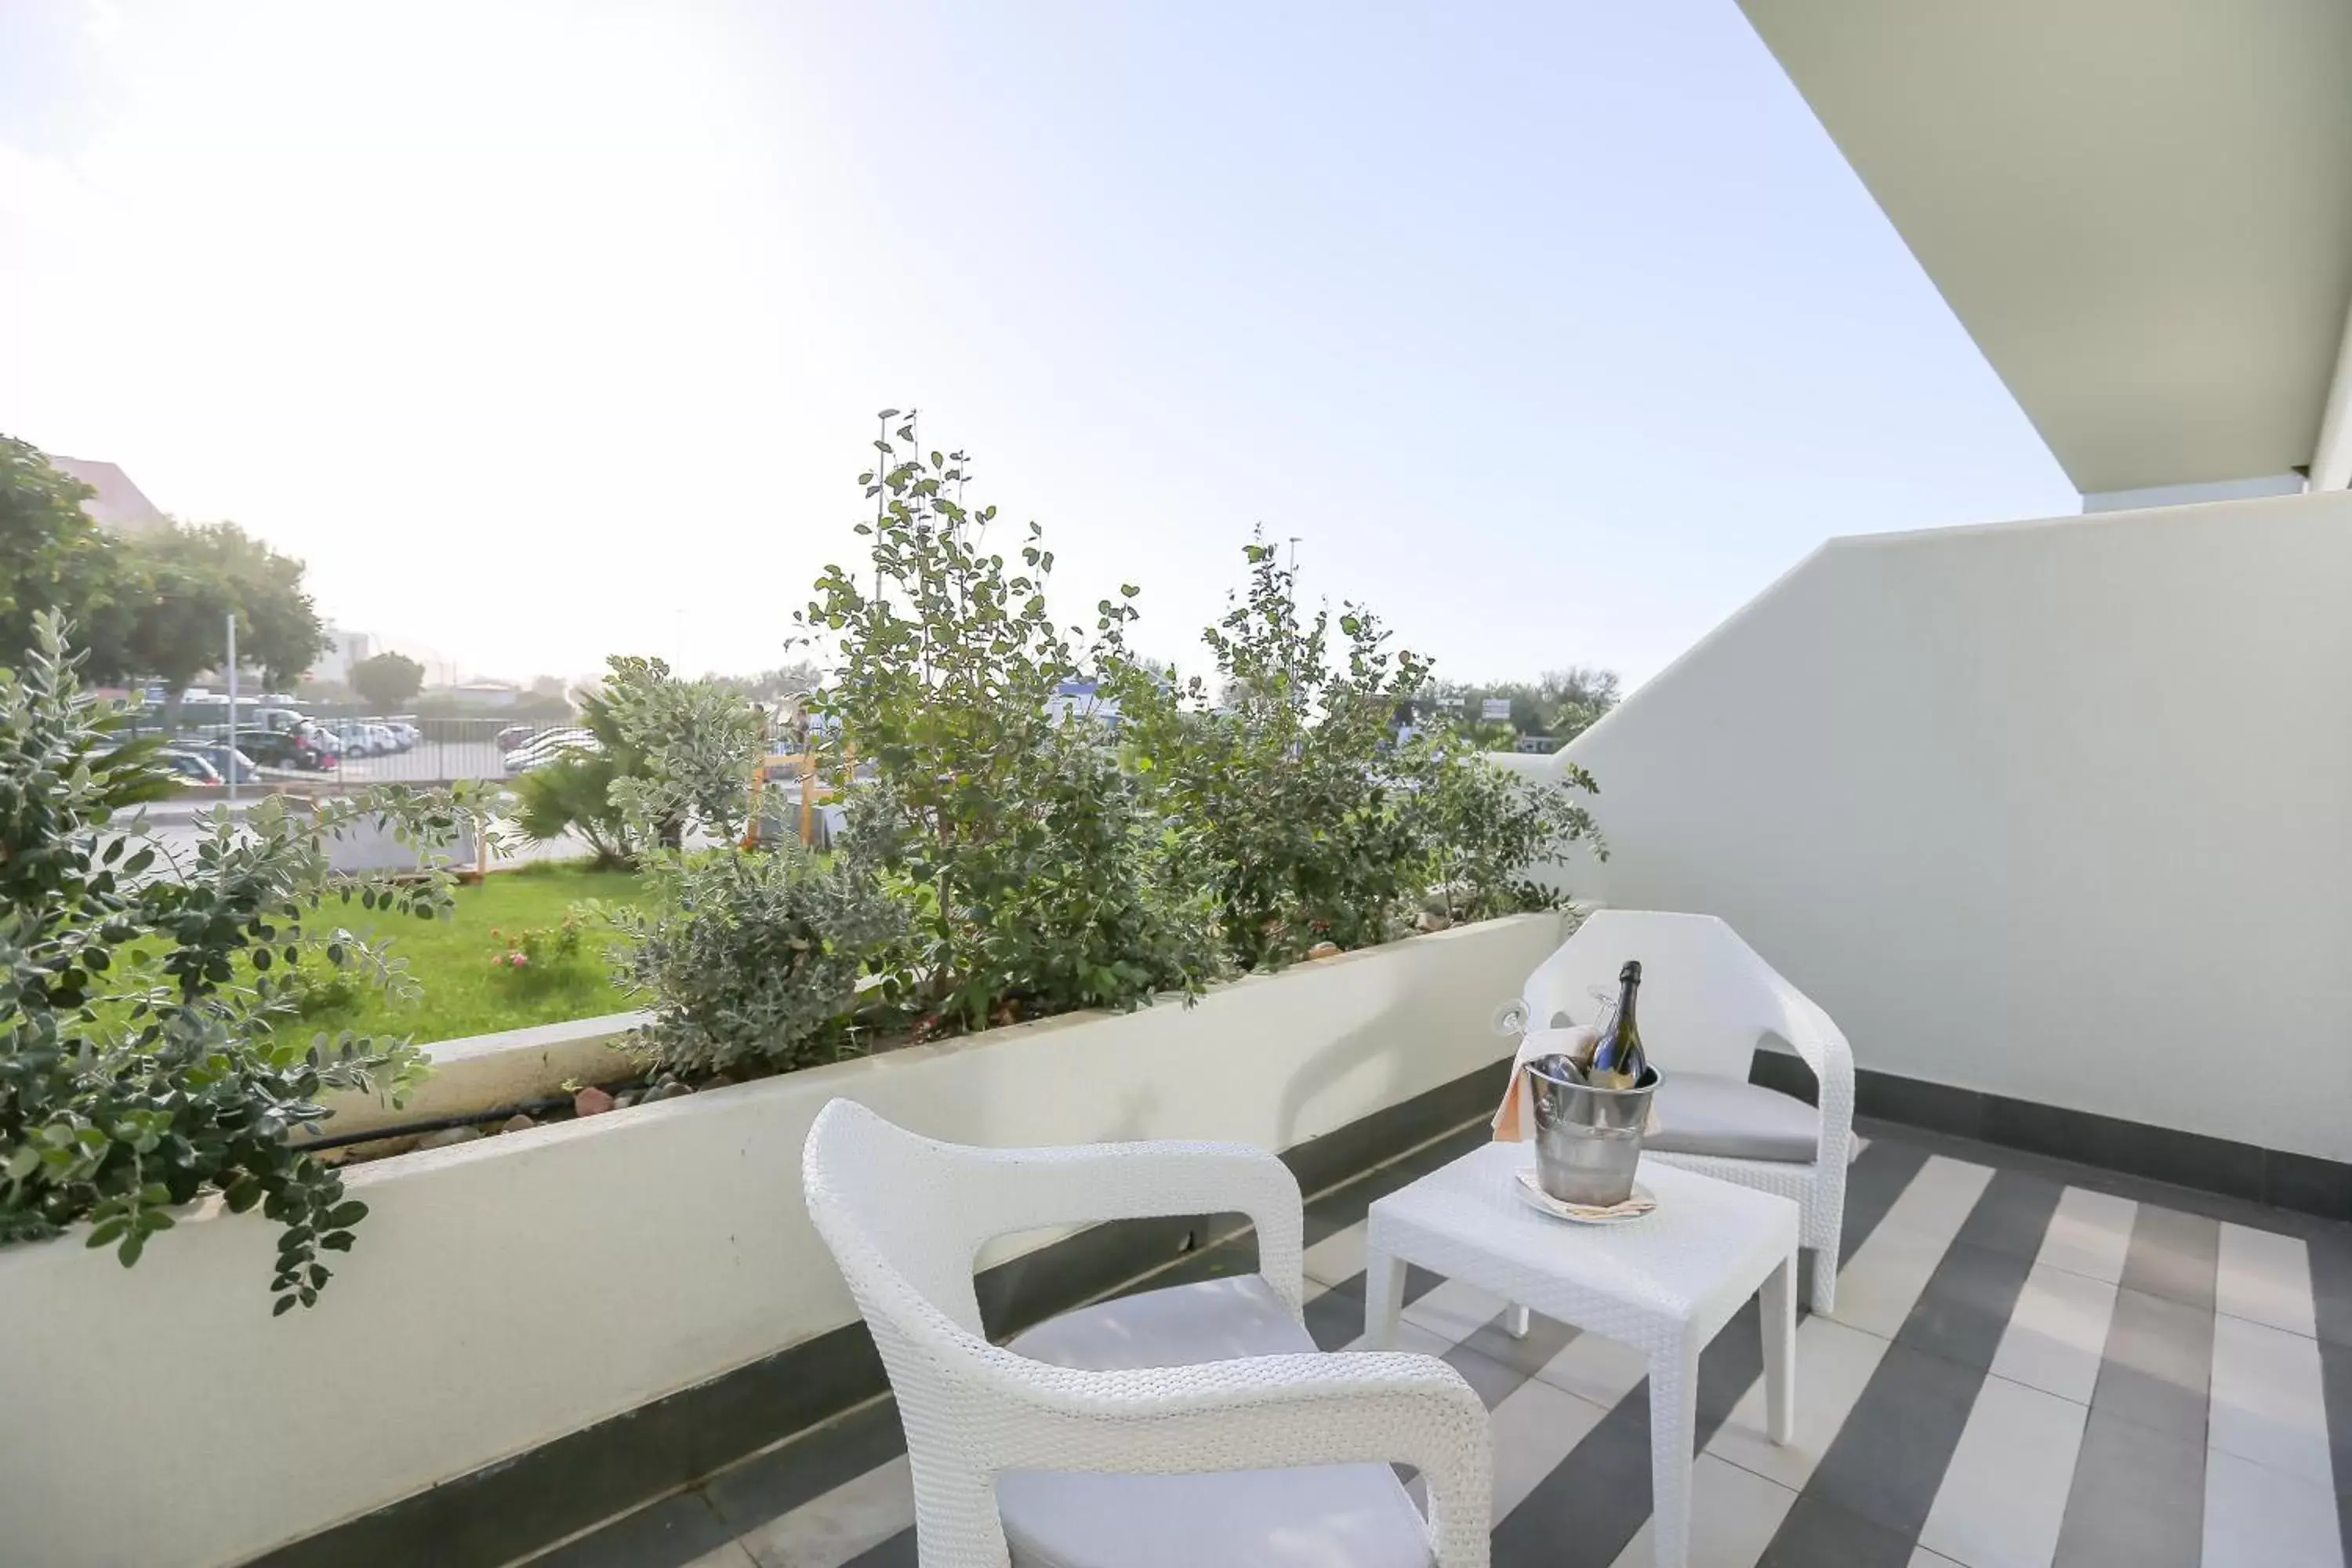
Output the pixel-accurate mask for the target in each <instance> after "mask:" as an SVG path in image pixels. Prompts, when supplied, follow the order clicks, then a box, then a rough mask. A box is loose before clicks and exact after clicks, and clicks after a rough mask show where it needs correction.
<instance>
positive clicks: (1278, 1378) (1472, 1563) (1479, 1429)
mask: <svg viewBox="0 0 2352 1568" xmlns="http://www.w3.org/2000/svg"><path fill="white" fill-rule="evenodd" d="M990 1360H991V1362H992V1368H991V1370H992V1373H994V1374H995V1376H996V1377H998V1378H1001V1379H1002V1380H1003V1382H1002V1384H1001V1386H1000V1388H999V1390H998V1391H997V1392H998V1393H999V1394H1000V1395H1001V1396H1002V1397H1003V1401H1004V1402H1005V1403H1004V1404H1003V1405H1000V1406H999V1408H1001V1409H1010V1408H1012V1407H1013V1406H1020V1407H1023V1408H1019V1409H1018V1410H1017V1413H1015V1414H1011V1415H1008V1416H1007V1417H1006V1418H1004V1419H1003V1420H1001V1421H1000V1422H999V1423H997V1424H996V1425H995V1426H994V1429H993V1431H992V1433H991V1435H990V1436H991V1439H992V1441H991V1442H990V1444H989V1447H990V1449H991V1451H990V1452H989V1453H988V1455H987V1456H986V1460H985V1462H986V1463H987V1465H988V1466H989V1468H991V1469H993V1470H998V1471H1002V1470H1025V1469H1039V1470H1095V1471H1110V1472H1114V1473H1118V1474H1122V1475H1174V1474H1189V1473H1196V1472H1201V1471H1211V1470H1254V1469H1280V1468H1289V1467H1293V1466H1300V1465H1347V1464H1383V1463H1400V1464H1406V1465H1411V1466H1412V1468H1415V1469H1417V1470H1419V1471H1420V1472H1421V1474H1422V1476H1423V1479H1424V1480H1425V1481H1426V1483H1427V1486H1428V1491H1429V1518H1428V1520H1427V1521H1426V1525H1425V1528H1426V1530H1427V1531H1428V1536H1429V1545H1430V1551H1431V1553H1432V1555H1433V1557H1434V1558H1435V1560H1436V1563H1437V1568H1486V1562H1487V1536H1488V1532H1489V1531H1490V1529H1491V1528H1492V1525H1491V1521H1489V1519H1488V1514H1489V1513H1490V1511H1491V1510H1492V1508H1493V1504H1494V1452H1493V1439H1492V1436H1491V1435H1490V1432H1489V1428H1488V1426H1487V1420H1486V1405H1483V1404H1482V1403H1480V1401H1479V1398H1478V1395H1477V1394H1475V1392H1473V1391H1472V1389H1471V1387H1470V1385H1469V1384H1467V1383H1465V1382H1464V1381H1463V1379H1462V1375H1461V1373H1457V1372H1455V1371H1454V1369H1453V1368H1452V1367H1450V1366H1448V1365H1446V1364H1445V1363H1444V1362H1442V1361H1439V1360H1438V1359H1437V1358H1436V1357H1434V1356H1425V1355H1413V1354H1406V1353H1399V1352H1339V1353H1334V1354H1317V1353H1303V1354H1297V1355H1278V1356H1256V1357H1252V1358H1250V1359H1248V1360H1244V1361H1224V1362H1210V1363H1203V1364H1201V1365H1197V1366H1178V1367H1154V1368H1149V1369H1144V1370H1139V1371H1132V1372H1079V1371H1074V1370H1071V1369H1068V1368H1065V1367H1052V1366H1045V1365H1044V1364H1042V1363H1036V1362H1031V1361H1025V1360H1023V1359H1022V1358H1020V1357H1017V1356H1013V1355H1011V1354H1010V1353H1009V1352H994V1353H993V1354H992V1356H991V1358H990ZM992 1403H994V1402H992Z"/></svg>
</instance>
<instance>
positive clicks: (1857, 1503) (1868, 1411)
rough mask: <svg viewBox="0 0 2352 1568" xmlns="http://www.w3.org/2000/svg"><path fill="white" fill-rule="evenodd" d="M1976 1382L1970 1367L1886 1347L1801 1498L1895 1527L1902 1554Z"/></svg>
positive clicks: (1939, 1478)
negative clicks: (1821, 1502)
mask: <svg viewBox="0 0 2352 1568" xmlns="http://www.w3.org/2000/svg"><path fill="white" fill-rule="evenodd" d="M1982 1381H1983V1373H1981V1372H1980V1371H1979V1370H1978V1369H1976V1368H1972V1367H1967V1366H1962V1365H1961V1364H1959V1363H1957V1362H1953V1361H1948V1360H1946V1359H1945V1358H1944V1357H1942V1356H1939V1355H1931V1354H1929V1353H1928V1352H1926V1351H1920V1350H1914V1349H1912V1348H1910V1347H1909V1346H1907V1345H1904V1344H1900V1343H1896V1344H1891V1345H1889V1346H1887V1347H1886V1353H1885V1355H1884V1356H1882V1357H1881V1358H1880V1359H1879V1363H1878V1370H1877V1371H1876V1372H1875V1373H1872V1375H1871V1379H1870V1383H1869V1385H1868V1386H1867V1387H1865V1388H1864V1390H1863V1392H1862V1397H1861V1398H1860V1399H1858V1400H1856V1401H1854V1406H1853V1412H1852V1414H1850V1415H1847V1416H1846V1420H1845V1426H1844V1427H1843V1429H1842V1430H1841V1431H1840V1432H1839V1433H1838V1435H1837V1438H1836V1440H1835V1441H1833V1442H1832V1443H1831V1445H1830V1448H1829V1452H1828V1453H1826V1454H1824V1455H1822V1462H1821V1464H1820V1465H1819V1466H1818V1467H1816V1468H1815V1469H1814V1471H1813V1476H1812V1479H1811V1480H1810V1481H1808V1482H1807V1483H1806V1486H1805V1496H1806V1497H1807V1498H1808V1499H1818V1500H1821V1501H1823V1502H1827V1503H1830V1504H1832V1505H1834V1506H1835V1507H1837V1508H1840V1509H1843V1510H1845V1511H1846V1512H1848V1513H1852V1514H1856V1515H1859V1516H1860V1517H1862V1518H1864V1519H1866V1520H1869V1521H1872V1522H1873V1523H1875V1524H1879V1525H1882V1526H1884V1527H1885V1528H1886V1529H1888V1530H1890V1531H1895V1532H1896V1533H1897V1534H1899V1535H1901V1537H1902V1538H1903V1542H1904V1548H1905V1550H1906V1552H1908V1550H1909V1548H1910V1545H1911V1543H1912V1542H1915V1541H1916V1540H1917V1539H1918V1535H1919V1527H1920V1525H1921V1524H1923V1523H1924V1522H1925V1521H1926V1520H1927V1510H1929V1509H1930V1508H1932V1507H1933V1506H1934V1505H1935V1501H1936V1492H1937V1489H1938V1488H1939V1487H1941V1486H1942V1484H1943V1479H1944V1472H1945V1470H1946V1469H1947V1468H1948V1467H1949V1466H1950V1464H1951V1460H1952V1453H1953V1451H1954V1450H1955V1449H1956V1448H1958V1446H1959V1441H1960V1434H1961V1432H1962V1431H1963V1430H1965V1429H1966V1428H1967V1426H1968V1421H1969V1410H1970V1409H1971V1408H1972V1407H1973V1406H1974V1405H1975V1404H1976V1396H1977V1387H1978V1384H1980V1383H1981V1382H1982ZM1798 1397H1799V1398H1802V1397H1803V1393H1802V1391H1800V1392H1799V1394H1798Z"/></svg>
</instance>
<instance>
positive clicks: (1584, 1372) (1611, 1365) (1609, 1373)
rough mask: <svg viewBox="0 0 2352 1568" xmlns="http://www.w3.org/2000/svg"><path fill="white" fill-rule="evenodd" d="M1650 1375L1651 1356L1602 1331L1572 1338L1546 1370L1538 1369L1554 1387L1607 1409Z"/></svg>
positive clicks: (1544, 1379) (1543, 1378)
mask: <svg viewBox="0 0 2352 1568" xmlns="http://www.w3.org/2000/svg"><path fill="white" fill-rule="evenodd" d="M1649 1375H1650V1362H1649V1358H1648V1357H1647V1356H1644V1355H1643V1353H1642V1352H1640V1351H1637V1350H1635V1349H1634V1348H1633V1346H1631V1345H1628V1344H1622V1343H1620V1342H1617V1341H1615V1340H1612V1339H1603V1338H1602V1337H1601V1335H1599V1334H1579V1335H1577V1336H1576V1338H1574V1339H1572V1340H1570V1341H1569V1342H1568V1348H1567V1349H1566V1350H1563V1351H1561V1352H1559V1354H1558V1355H1556V1356H1554V1357H1552V1358H1551V1360H1549V1362H1546V1363H1544V1366H1543V1370H1542V1371H1540V1372H1538V1373H1536V1376H1538V1377H1539V1378H1541V1379H1542V1380H1543V1381H1544V1382H1546V1383H1549V1384H1551V1385H1552V1386H1553V1387H1554V1388H1559V1389H1565V1390H1567V1391H1568V1392H1569V1393H1570V1394H1575V1395H1576V1396H1577V1397H1578V1398H1580V1399H1589V1400H1591V1402H1592V1403H1593V1404H1595V1405H1601V1407H1602V1408H1604V1409H1607V1408H1611V1407H1613V1406H1614V1405H1616V1403H1617V1402H1618V1401H1619V1400H1621V1399H1622V1398H1624V1397H1625V1396H1626V1395H1627V1394H1631V1393H1633V1390H1634V1389H1635V1388H1637V1387H1639V1386H1640V1385H1641V1382H1642V1380H1643V1378H1645V1377H1647V1376H1649Z"/></svg>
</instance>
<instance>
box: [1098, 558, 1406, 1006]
mask: <svg viewBox="0 0 2352 1568" xmlns="http://www.w3.org/2000/svg"><path fill="white" fill-rule="evenodd" d="M1245 558H1246V560H1247V561H1248V563H1249V571H1250V577H1249V588H1248V591H1247V594H1246V595H1244V597H1243V598H1241V599H1240V600H1239V601H1237V602H1236V603H1235V604H1234V607H1233V608H1232V609H1231V610H1230V611H1229V612H1228V613H1227V614H1226V615H1225V616H1224V617H1223V619H1222V620H1220V621H1218V622H1217V623H1216V624H1215V625H1213V626H1210V627H1209V628H1208V629H1207V631H1206V632H1205V633H1204V634H1203V640H1204V641H1205V642H1206V643H1207V645H1208V647H1209V649H1210V651H1211V653H1212V654H1213V656H1214V658H1215V661H1216V672H1217V676H1218V679H1219V687H1220V689H1219V692H1218V694H1217V695H1216V696H1215V697H1214V698H1213V697H1212V695H1211V691H1210V688H1209V686H1208V684H1207V683H1206V682H1205V681H1204V680H1202V679H1200V678H1198V677H1196V678H1194V679H1192V680H1191V681H1189V682H1186V683H1184V684H1182V685H1181V686H1179V685H1175V684H1173V683H1171V682H1170V681H1168V680H1167V679H1165V678H1163V677H1161V676H1160V675H1159V674H1158V672H1156V671H1153V670H1150V669H1148V668H1141V667H1136V668H1129V669H1128V670H1127V671H1126V672H1125V673H1124V675H1123V677H1122V679H1121V680H1120V682H1119V695H1120V700H1121V703H1122V706H1123V709H1124V711H1125V713H1126V714H1127V715H1128V718H1129V725H1128V729H1127V741H1128V748H1129V756H1130V758H1131V760H1132V762H1133V763H1134V765H1135V766H1136V767H1137V769H1138V770H1139V773H1140V774H1141V776H1142V777H1143V778H1145V779H1146V780H1148V781H1150V788H1151V791H1152V795H1153V800H1154V804H1155V805H1157V807H1158V809H1159V810H1160V812H1161V813H1162V814H1163V815H1164V816H1167V817H1168V818H1169V819H1171V821H1174V822H1178V823H1181V824H1183V825H1185V826H1186V828H1187V829H1188V830H1189V831H1190V832H1192V834H1194V835H1196V836H1197V843H1196V844H1195V845H1194V846H1193V847H1192V848H1193V855H1192V861H1193V865H1194V867H1195V869H1196V874H1197V875H1198V876H1200V877H1201V878H1202V879H1204V880H1205V881H1206V883H1207V884H1208V886H1209V887H1210V888H1211V889H1212V890H1213V894H1214V897H1215V900H1216V908H1217V920H1218V924H1219V926H1220V928H1221V931H1222V933H1223V942H1224V945H1225V951H1226V952H1227V954H1228V955H1229V956H1230V957H1231V958H1232V960H1233V962H1234V963H1236V964H1237V965H1239V966H1240V967H1242V968H1244V969H1265V968H1279V967H1280V966H1281V965H1283V964H1285V963H1290V962H1291V961H1293V960H1295V959H1297V958H1298V957H1300V956H1302V955H1303V954H1305V953H1306V952H1307V951H1308V950H1310V949H1311V948H1313V947H1314V946H1315V945H1316V944H1317V943H1318V942H1336V943H1338V944H1339V946H1341V947H1360V946H1363V945H1365V944H1368V943H1370V942H1381V941H1384V940H1386V939H1387V938H1389V937H1391V936H1393V935H1396V934H1399V933H1400V932H1401V931H1402V929H1403V921H1404V920H1405V919H1406V918H1407V917H1406V911H1407V907H1408V904H1409V902H1410V900H1411V895H1412V894H1413V893H1414V892H1415V891H1417V885H1418V883H1419V881H1420V879H1422V877H1423V872H1424V868H1425V865H1426V860H1427V854H1426V849H1427V846H1426V843H1425V841H1424V840H1423V837H1422V836H1421V833H1420V826H1421V822H1420V818H1418V817H1417V816H1415V814H1413V813H1412V811H1411V810H1409V809H1408V808H1409V806H1410V805H1411V803H1412V797H1413V795H1414V794H1415V792H1417V791H1418V790H1420V789H1422V788H1423V787H1425V785H1426V784H1427V782H1428V778H1429V775H1430V774H1431V773H1432V771H1433V753H1432V752H1429V750H1428V749H1427V748H1425V747H1401V746H1399V745H1398V744H1397V743H1396V742H1395V728H1396V715H1397V713H1398V711H1399V710H1400V708H1401V706H1402V704H1403V703H1404V702H1405V701H1406V700H1407V699H1408V698H1409V697H1410V696H1411V694H1412V692H1414V691H1416V690H1418V689H1420V687H1421V685H1422V683H1423V680H1424V679H1426V677H1427V674H1428V669H1429V665H1428V662H1427V661H1426V660H1424V659H1423V658H1420V657H1419V656H1418V655H1415V654H1412V653H1410V652H1392V651H1391V650H1390V648H1389V647H1388V646H1387V644H1388V641H1389V633H1388V632H1387V631H1386V630H1385V629H1383V628H1382V626H1381V624H1380V621H1379V620H1378V618H1377V617H1375V616H1373V615H1372V614H1371V613H1370V611H1368V610H1366V609H1364V608H1362V607H1361V606H1360V605H1347V606H1345V607H1344V608H1343V609H1342V610H1341V612H1340V613H1339V615H1338V616H1333V615H1332V614H1331V613H1330V612H1329V611H1328V610H1321V609H1318V611H1316V613H1315V614H1314V615H1313V616H1302V615H1301V614H1300V612H1299V609H1298V606H1297V598H1296V586H1297V581H1296V576H1295V574H1293V573H1292V572H1291V571H1290V570H1289V569H1288V568H1286V567H1284V566H1282V565H1281V564H1280V563H1278V562H1277V561H1276V557H1275V551H1274V547H1273V546H1272V545H1270V544H1267V543H1265V542H1263V541H1260V542H1255V543H1253V544H1250V545H1248V546H1247V547H1246V549H1245ZM1334 633H1336V634H1337V636H1338V638H1339V640H1340V644H1341V646H1340V648H1339V650H1337V657H1336V658H1335V650H1334V649H1333V647H1332V646H1331V645H1332V642H1333V634H1334Z"/></svg>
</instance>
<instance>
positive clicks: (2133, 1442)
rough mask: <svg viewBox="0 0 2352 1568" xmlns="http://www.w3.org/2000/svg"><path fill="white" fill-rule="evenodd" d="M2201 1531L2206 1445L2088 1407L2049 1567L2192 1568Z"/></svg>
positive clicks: (2194, 1567) (2203, 1527)
mask: <svg viewBox="0 0 2352 1568" xmlns="http://www.w3.org/2000/svg"><path fill="white" fill-rule="evenodd" d="M2204 1530H2205V1446H2204V1444H2202V1443H2201V1442H2195V1441H2191V1440H2189V1439H2186V1438H2182V1437H2179V1436H2172V1435H2171V1434H2168V1433H2165V1432H2159V1431H2158V1430H2156V1429H2155V1428H2154V1427H2152V1426H2141V1425H2139V1424H2138V1423H2137V1422H2134V1421H2126V1420H2124V1419H2123V1418H2122V1417H2120V1416H2118V1415H2114V1414H2112V1413H2110V1412H2108V1411H2106V1410H2104V1409H2101V1408H2100V1407H2099V1406H2097V1405H2093V1406H2092V1408H2091V1418H2090V1420H2089V1422H2088V1423H2087V1424H2086V1425H2085V1426H2084V1429H2083V1447H2082V1452H2081V1453H2080V1454H2079V1455H2078V1456H2077V1457H2076V1458H2075V1461H2074V1489H2073V1490H2071V1491H2070V1492H2068V1493H2067V1496H2066V1519H2065V1523H2064V1524H2063V1526H2062V1527H2061V1528H2060V1530H2059V1532H2058V1553H2057V1556H2056V1558H2055V1559H2054V1560H2053V1568H2116V1564H2119V1563H2129V1564H2132V1565H2133V1568H2197V1560H2198V1557H2199V1554H2200V1551H2201V1550H2202V1543H2203V1537H2204Z"/></svg>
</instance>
